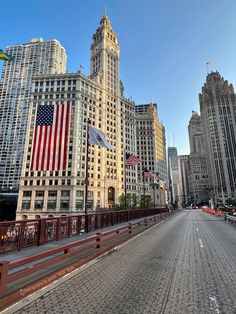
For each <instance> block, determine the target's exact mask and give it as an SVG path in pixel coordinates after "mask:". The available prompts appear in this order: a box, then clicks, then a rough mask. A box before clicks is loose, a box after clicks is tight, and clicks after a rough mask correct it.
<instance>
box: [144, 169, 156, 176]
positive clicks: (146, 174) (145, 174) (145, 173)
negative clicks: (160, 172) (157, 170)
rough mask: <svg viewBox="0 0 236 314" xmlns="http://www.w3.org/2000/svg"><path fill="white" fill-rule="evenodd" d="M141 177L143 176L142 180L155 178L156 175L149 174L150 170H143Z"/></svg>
mask: <svg viewBox="0 0 236 314" xmlns="http://www.w3.org/2000/svg"><path fill="white" fill-rule="evenodd" d="M143 176H144V178H156V175H155V174H154V173H153V172H151V171H150V170H148V169H147V168H144V170H143Z"/></svg>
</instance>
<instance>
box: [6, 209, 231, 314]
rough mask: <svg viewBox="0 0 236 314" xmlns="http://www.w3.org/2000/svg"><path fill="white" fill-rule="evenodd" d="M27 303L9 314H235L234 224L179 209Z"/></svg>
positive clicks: (198, 211)
mask: <svg viewBox="0 0 236 314" xmlns="http://www.w3.org/2000/svg"><path fill="white" fill-rule="evenodd" d="M63 281H64V282H63ZM27 302H28V304H26V303H23V302H21V303H20V304H18V305H17V307H18V308H19V307H20V306H22V308H21V309H18V310H16V307H15V308H11V309H10V310H8V312H7V313H24V314H25V313H30V314H33V313H39V314H42V313H56V314H60V313H81V314H83V313H92V314H95V313H101V314H105V313H109V314H116V313H119V314H123V313H127V314H131V313H134V314H137V313H144V314H146V313H153V314H154V313H155V314H156V313H166V314H172V313H176V314H181V313H184V314H185V313H186V314H191V313H199V314H207V313H225V314H231V313H232V314H236V226H235V225H231V224H229V223H226V222H225V221H223V219H222V218H219V217H214V216H211V215H209V214H207V213H202V212H201V211H200V210H189V211H182V212H180V213H179V214H176V215H174V216H172V217H171V218H169V219H167V220H166V221H164V222H162V223H160V224H159V225H156V226H154V227H152V228H151V229H149V230H147V231H146V232H145V233H143V234H141V235H140V236H138V237H136V238H134V239H132V240H131V241H129V242H128V243H126V244H125V245H123V246H121V247H119V248H118V249H117V250H115V251H114V250H113V251H112V252H111V254H108V255H107V256H105V257H103V258H100V259H98V260H97V261H96V262H95V263H93V264H92V265H90V266H89V267H87V268H85V269H84V270H80V271H77V274H74V275H73V277H72V278H70V279H68V280H65V279H64V280H62V281H61V283H60V284H59V285H58V286H57V287H55V286H54V287H53V286H52V287H51V288H49V289H46V290H45V292H39V293H37V294H36V295H35V296H34V299H31V301H27ZM4 313H5V312H4Z"/></svg>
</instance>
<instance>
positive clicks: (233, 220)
mask: <svg viewBox="0 0 236 314" xmlns="http://www.w3.org/2000/svg"><path fill="white" fill-rule="evenodd" d="M225 220H226V221H229V222H231V223H236V217H235V216H232V215H229V214H225Z"/></svg>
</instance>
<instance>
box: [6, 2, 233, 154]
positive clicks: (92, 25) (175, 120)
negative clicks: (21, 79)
mask: <svg viewBox="0 0 236 314" xmlns="http://www.w3.org/2000/svg"><path fill="white" fill-rule="evenodd" d="M24 3H25V5H23V7H22V4H18V3H16V4H14V7H13V8H12V9H11V16H8V14H4V17H3V19H2V20H1V22H0V25H1V26H2V29H3V26H4V28H6V29H7V32H6V33H4V34H2V36H1V37H2V40H1V46H0V48H3V49H4V48H5V47H6V46H11V45H14V44H21V43H26V42H29V40H30V39H31V38H34V37H42V38H44V39H45V40H50V39H57V40H59V41H60V43H61V44H62V45H63V47H64V48H65V49H66V52H67V69H68V72H76V71H77V70H78V69H79V66H80V65H82V66H83V67H84V69H83V71H82V72H83V74H85V75H88V74H89V49H90V44H91V43H92V35H93V34H94V33H95V31H96V29H97V27H98V26H99V21H100V19H101V17H102V16H103V15H104V10H105V7H106V6H107V8H108V9H107V15H108V16H109V18H110V20H111V24H112V26H113V28H114V30H115V31H116V33H117V35H118V39H119V45H120V48H121V58H120V62H121V73H120V74H121V80H122V81H123V83H124V87H125V95H126V97H128V98H130V97H132V99H133V100H134V101H135V103H137V104H144V103H150V102H153V103H157V105H158V116H159V119H160V120H161V121H162V122H163V124H164V126H165V129H166V140H167V146H176V147H177V150H178V154H179V155H182V154H187V153H189V141H188V129H187V127H188V122H189V120H190V118H191V114H192V110H194V111H198V112H199V111H200V110H199V101H198V94H199V93H200V92H201V88H202V86H203V85H204V82H205V78H206V74H207V67H206V63H207V62H208V61H211V62H212V66H211V67H209V72H210V71H211V70H212V71H215V70H217V71H219V73H220V74H221V75H222V76H223V77H224V78H225V79H226V80H228V81H229V83H232V84H233V86H236V76H235V73H234V71H233V69H234V68H235V65H236V62H235V57H234V56H235V55H236V44H235V43H234V42H233V41H232V40H231V38H233V30H234V29H235V26H236V21H235V19H233V12H234V9H236V3H234V2H233V1H227V6H226V5H225V4H223V3H221V2H220V1H209V2H208V3H207V4H205V3H203V1H202V2H201V3H199V2H198V3H194V4H193V3H192V4H189V3H188V1H187V0H183V1H181V2H179V1H178V2H177V1H174V3H173V1H170V0H169V1H165V2H164V1H158V3H156V1H148V5H145V4H146V2H145V4H144V3H143V2H142V1H138V2H137V1H129V3H126V2H125V1H123V0H122V1H119V3H112V1H100V2H99V3H93V1H92V0H90V1H87V3H86V4H85V3H83V4H81V5H78V4H77V3H76V1H71V5H70V6H68V5H67V6H66V2H65V1H64V0H62V1H57V2H56V1H54V0H53V1H51V2H50V3H46V1H41V2H39V1H35V2H34V3H31V2H29V1H24ZM124 4H125V6H124ZM229 4H230V5H229ZM72 8H73V9H72ZM203 8H204V10H203ZM55 12H56V14H54V13H55ZM78 12H83V15H82V18H80V16H79V18H78ZM222 12H224V16H222ZM186 13H187V14H186ZM68 16H69V17H70V20H69V23H68V20H67V19H66V17H68ZM58 20H60V23H58ZM61 21H62V22H61ZM63 21H64V23H63ZM16 24H17V25H18V27H17V29H15V28H14V27H13V25H16ZM29 24H30V26H31V27H28V25H29ZM76 34H78V37H76ZM193 38H194V39H193ZM199 48H200V49H199ZM0 69H1V67H0ZM174 142H175V143H174Z"/></svg>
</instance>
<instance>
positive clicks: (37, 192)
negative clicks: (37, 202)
mask: <svg viewBox="0 0 236 314" xmlns="http://www.w3.org/2000/svg"><path fill="white" fill-rule="evenodd" d="M36 196H44V191H36Z"/></svg>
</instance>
